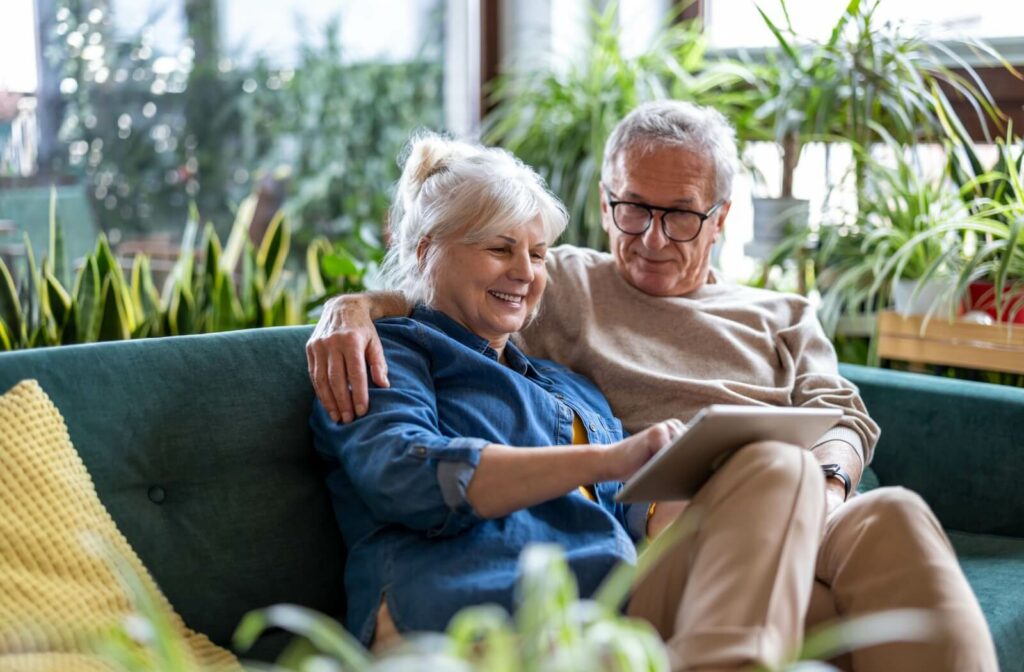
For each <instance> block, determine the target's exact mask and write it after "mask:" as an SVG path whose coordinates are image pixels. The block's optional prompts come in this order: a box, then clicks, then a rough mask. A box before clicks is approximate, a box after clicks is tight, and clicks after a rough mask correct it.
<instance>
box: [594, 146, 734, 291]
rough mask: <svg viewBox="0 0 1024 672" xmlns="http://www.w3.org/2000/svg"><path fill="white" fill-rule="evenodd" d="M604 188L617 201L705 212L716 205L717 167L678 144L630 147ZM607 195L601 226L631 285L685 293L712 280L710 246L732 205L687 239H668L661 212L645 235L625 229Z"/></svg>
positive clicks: (641, 289)
mask: <svg viewBox="0 0 1024 672" xmlns="http://www.w3.org/2000/svg"><path fill="white" fill-rule="evenodd" d="M617 164H618V165H616V166H614V169H613V172H612V176H611V180H610V181H609V183H607V184H606V185H605V186H606V187H608V189H609V190H611V192H612V194H614V196H613V197H612V199H613V200H622V201H633V202H637V203H644V204H646V205H651V206H655V207H659V208H681V209H686V210H693V211H695V212H701V213H706V212H707V211H708V210H710V209H711V207H712V206H713V205H714V204H715V199H714V196H715V171H714V165H713V164H712V163H711V160H710V159H708V158H707V157H705V156H703V155H701V154H696V153H694V152H691V151H689V150H686V149H681V148H678V147H671V146H668V147H662V148H659V149H656V150H654V151H650V152H647V153H642V152H639V151H634V150H626V151H625V152H623V153H622V155H621V156H620V157H619V159H618V161H617ZM608 198H609V196H608V194H607V193H603V194H602V197H601V225H602V226H603V227H604V230H605V231H606V232H607V233H608V238H609V240H610V243H611V249H612V254H614V255H615V265H616V267H617V268H618V271H619V274H621V275H622V277H623V278H625V279H626V281H627V282H629V284H631V285H633V286H634V287H636V288H637V289H639V290H640V291H642V292H645V293H647V294H651V295H654V296H682V295H684V294H689V293H690V292H693V291H695V290H697V289H700V288H701V287H702V286H703V285H704V283H705V282H706V281H707V278H708V270H709V267H710V265H711V248H712V246H713V245H714V244H715V242H716V241H717V240H718V236H719V235H720V234H721V233H722V230H723V228H724V225H725V218H726V215H727V214H728V213H729V206H730V205H731V203H730V202H729V201H726V202H725V203H723V204H722V205H721V206H720V207H719V208H718V209H717V210H716V211H715V212H714V214H712V215H711V217H709V218H708V219H707V220H705V222H704V225H703V226H702V227H701V230H700V234H699V235H698V236H697V237H696V238H694V239H693V240H691V241H689V242H686V243H677V242H674V241H672V240H669V239H668V238H666V237H665V233H664V231H663V230H662V227H661V217H662V212H661V211H660V210H656V211H654V212H655V217H654V221H653V222H652V223H651V226H650V227H649V228H648V229H647V231H646V232H645V233H643V234H641V235H629V234H626V233H622V232H621V231H619V230H618V229H617V228H616V227H615V224H614V222H613V221H612V211H611V208H610V207H609V205H608Z"/></svg>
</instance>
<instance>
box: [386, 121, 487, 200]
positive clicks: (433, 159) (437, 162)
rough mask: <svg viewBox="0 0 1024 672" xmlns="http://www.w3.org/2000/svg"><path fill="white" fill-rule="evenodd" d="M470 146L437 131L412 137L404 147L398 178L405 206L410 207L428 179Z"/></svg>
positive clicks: (467, 150) (467, 151)
mask: <svg viewBox="0 0 1024 672" xmlns="http://www.w3.org/2000/svg"><path fill="white" fill-rule="evenodd" d="M470 149H471V148H470V146H469V145H466V144H465V143H462V142H457V141H454V140H449V139H447V138H445V137H443V136H440V135H437V134H436V133H424V134H423V135H420V136H418V137H416V138H413V140H412V141H411V142H410V143H409V145H408V146H407V148H406V156H405V162H404V164H403V168H402V177H401V179H400V181H399V192H400V193H401V195H402V202H403V203H404V204H405V206H406V207H409V205H411V203H412V202H413V201H415V200H416V197H417V196H419V193H420V190H421V189H422V188H423V185H424V184H425V183H426V181H427V180H429V179H430V178H431V177H432V176H434V175H436V174H437V173H439V172H441V171H442V170H444V169H445V167H446V166H447V165H448V163H449V162H450V161H451V160H452V159H455V158H459V157H461V156H465V155H467V154H468V153H469V150H470Z"/></svg>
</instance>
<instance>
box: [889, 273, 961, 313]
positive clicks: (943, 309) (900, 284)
mask: <svg viewBox="0 0 1024 672" xmlns="http://www.w3.org/2000/svg"><path fill="white" fill-rule="evenodd" d="M950 282H952V280H941V279H938V280H936V279H932V280H929V281H928V282H926V283H925V284H924V286H923V287H921V289H920V291H918V292H917V296H914V290H915V289H916V288H917V284H918V281H917V280H908V279H906V278H900V279H899V280H897V281H896V282H895V283H893V287H892V299H893V302H894V303H895V304H896V312H898V313H900V314H902V315H927V314H928V313H931V314H932V316H933V317H940V318H946V317H949V314H950V308H951V307H952V306H953V300H952V297H951V296H949V295H948V290H949V283H950Z"/></svg>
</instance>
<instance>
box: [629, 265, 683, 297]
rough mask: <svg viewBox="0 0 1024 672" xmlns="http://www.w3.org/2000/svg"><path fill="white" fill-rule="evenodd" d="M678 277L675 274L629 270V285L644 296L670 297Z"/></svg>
mask: <svg viewBox="0 0 1024 672" xmlns="http://www.w3.org/2000/svg"><path fill="white" fill-rule="evenodd" d="M678 279H679V278H678V276H677V275H676V274H675V273H657V272H651V271H647V270H640V269H636V268H631V269H629V273H628V274H627V280H628V281H629V284H631V285H633V287H635V288H636V289H639V290H640V291H641V292H643V293H644V294H650V295H652V296H671V295H672V290H673V289H674V288H675V285H676V282H677V281H678Z"/></svg>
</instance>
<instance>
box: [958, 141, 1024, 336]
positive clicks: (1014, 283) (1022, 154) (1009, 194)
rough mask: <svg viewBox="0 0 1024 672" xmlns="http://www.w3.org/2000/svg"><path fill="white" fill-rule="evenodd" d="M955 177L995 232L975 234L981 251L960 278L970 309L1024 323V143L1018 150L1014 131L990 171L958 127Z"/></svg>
mask: <svg viewBox="0 0 1024 672" xmlns="http://www.w3.org/2000/svg"><path fill="white" fill-rule="evenodd" d="M952 130H953V132H954V134H955V137H956V139H957V142H956V143H955V144H954V145H952V146H951V148H950V161H949V173H950V177H951V178H952V180H953V181H954V182H955V183H956V184H957V185H958V186H959V188H960V196H961V198H962V199H963V200H964V203H965V204H966V206H967V207H968V208H969V209H970V210H971V212H972V213H974V214H976V215H977V216H978V217H980V218H982V219H983V220H986V221H987V223H988V224H990V225H991V227H992V228H991V229H988V230H984V231H978V232H972V240H971V243H972V247H974V248H975V249H976V250H977V252H976V253H975V254H974V255H973V257H972V259H971V262H970V263H969V264H967V265H965V267H964V269H963V272H962V273H961V275H960V278H959V279H958V280H959V282H958V286H959V288H960V290H961V292H963V289H964V286H965V285H966V297H965V298H966V300H965V309H966V310H973V311H982V312H984V313H987V314H988V315H989V316H991V317H992V318H993V319H995V320H1000V321H1006V322H1016V323H1018V324H1021V323H1024V236H1022V235H1021V227H1022V226H1024V140H1022V141H1019V143H1020V144H1019V147H1018V148H1017V149H1014V147H1013V145H1014V136H1013V129H1012V127H1011V128H1010V129H1009V130H1008V131H1007V135H1006V138H1005V139H1003V138H1000V140H999V141H998V143H997V148H998V158H997V159H996V163H995V165H994V166H993V167H992V168H991V169H988V170H986V169H985V168H984V167H983V166H982V164H981V161H980V160H979V158H978V156H977V153H976V152H975V151H974V148H973V146H972V144H971V141H970V139H969V138H968V137H967V136H966V134H965V133H964V131H963V128H962V127H960V126H959V125H956V126H953V127H952Z"/></svg>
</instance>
